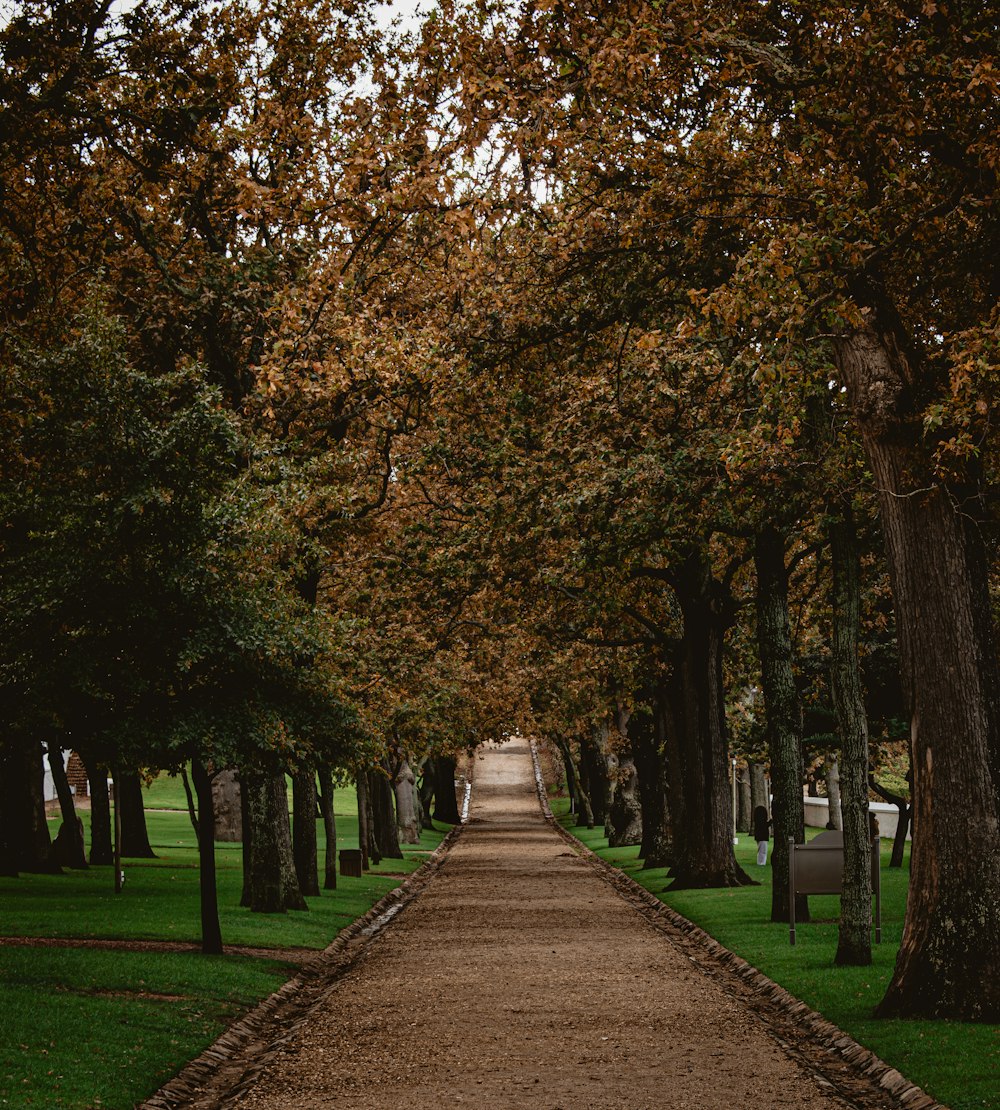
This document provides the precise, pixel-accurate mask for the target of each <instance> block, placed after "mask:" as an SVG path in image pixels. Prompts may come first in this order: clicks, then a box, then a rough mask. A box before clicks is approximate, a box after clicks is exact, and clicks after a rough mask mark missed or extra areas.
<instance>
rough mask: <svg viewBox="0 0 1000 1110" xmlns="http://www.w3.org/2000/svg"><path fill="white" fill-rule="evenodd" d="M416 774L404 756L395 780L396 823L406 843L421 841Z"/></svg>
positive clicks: (401, 837)
mask: <svg viewBox="0 0 1000 1110" xmlns="http://www.w3.org/2000/svg"><path fill="white" fill-rule="evenodd" d="M416 781H417V780H416V775H414V773H413V770H412V768H411V767H410V762H409V760H408V759H407V758H406V756H403V758H402V761H401V762H400V764H399V770H398V771H397V772H396V777H395V779H394V781H393V787H394V789H395V791H396V823H397V825H398V827H399V836H400V839H401V840H402V842H403V843H404V844H419V843H420V818H419V816H418V814H417V805H418V799H417V790H416Z"/></svg>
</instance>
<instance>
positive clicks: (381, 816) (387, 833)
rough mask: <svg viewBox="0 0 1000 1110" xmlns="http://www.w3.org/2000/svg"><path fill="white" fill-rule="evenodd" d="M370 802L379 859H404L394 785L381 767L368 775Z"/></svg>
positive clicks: (373, 833)
mask: <svg viewBox="0 0 1000 1110" xmlns="http://www.w3.org/2000/svg"><path fill="white" fill-rule="evenodd" d="M452 793H454V791H452ZM368 800H369V803H370V810H371V817H372V836H373V837H374V840H375V843H376V844H377V845H378V855H379V858H380V859H402V858H403V850H402V848H400V846H399V832H398V830H397V827H396V810H395V806H394V805H393V790H392V783H391V782H390V781H389V776H388V774H386V772H385V771H384V769H383V768H381V767H376V768H375V769H374V770H373V771H369V773H368Z"/></svg>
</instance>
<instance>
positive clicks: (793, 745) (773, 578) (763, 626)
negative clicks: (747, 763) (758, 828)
mask: <svg viewBox="0 0 1000 1110" xmlns="http://www.w3.org/2000/svg"><path fill="white" fill-rule="evenodd" d="M754 566H755V567H756V570H757V599H756V600H757V646H758V651H759V653H760V671H761V686H762V689H763V693H764V710H765V714H766V726H765V728H766V733H767V747H768V755H769V758H770V763H771V785H772V787H773V790H774V802H773V807H772V811H773V819H774V825H773V829H774V850H773V851H772V853H771V877H772V884H771V920H772V921H788V919H789V902H788V839H789V837H791V838H792V839H793V840H794V841H795V843H796V844H804V843H805V835H806V833H805V828H806V822H805V807H804V806H803V803H802V779H803V775H802V709H801V706H800V705H799V695H798V691H797V690H796V688H795V676H794V674H793V672H792V640H791V634H790V632H789V623H788V570H787V568H786V566H785V541H784V538H783V537H782V536H781V535H780V534H779V532H778V531H777V529H776V528H774V527H773V526H772V525H770V524H767V525H764V527H763V528H761V530H760V532H758V534H757V541H756V544H755V547H754ZM795 916H796V919H797V920H799V921H808V920H809V905H808V902H807V901H806V898H805V895H799V896H798V897H797V898H796V900H795Z"/></svg>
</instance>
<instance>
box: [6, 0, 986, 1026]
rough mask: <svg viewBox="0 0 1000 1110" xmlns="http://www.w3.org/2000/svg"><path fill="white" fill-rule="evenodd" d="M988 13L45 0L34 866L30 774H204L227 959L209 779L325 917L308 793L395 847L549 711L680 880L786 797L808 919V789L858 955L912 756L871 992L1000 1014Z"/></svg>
mask: <svg viewBox="0 0 1000 1110" xmlns="http://www.w3.org/2000/svg"><path fill="white" fill-rule="evenodd" d="M998 34H1000V27H998V25H997V15H996V12H995V11H992V10H991V9H990V6H989V5H972V4H964V3H961V2H952V0H949V2H941V3H934V2H929V0H912V2H911V0H894V2H890V0H877V2H875V3H872V4H868V5H864V6H863V7H861V8H859V7H858V6H856V5H847V4H843V3H839V2H832V0H831V2H829V3H825V2H824V3H818V4H809V5H799V4H794V3H782V2H778V0H766V2H764V0H762V2H760V3H754V4H745V3H735V2H728V0H701V2H697V3H695V2H693V0H691V2H682V0H648V2H639V0H635V2H632V0H629V2H628V3H623V4H605V3H597V2H595V3H574V4H564V3H562V2H561V0H524V2H521V3H517V2H513V0H511V2H502V0H493V2H488V0H470V2H468V3H457V2H452V0H441V2H440V3H439V4H438V5H437V6H436V7H435V8H434V9H433V10H431V11H430V12H429V14H428V15H427V16H426V18H425V19H424V20H423V22H422V23H419V24H416V23H415V24H414V26H413V27H411V28H409V29H405V28H399V27H388V28H386V27H384V26H383V25H382V23H381V22H380V20H379V18H378V5H374V4H371V5H369V4H367V3H365V2H363V0H359V2H357V3H350V4H334V3H327V2H325V0H307V2H305V3H303V4H299V5H295V6H293V7H290V6H289V5H284V4H277V3H271V2H269V0H254V2H253V3H250V4H245V3H241V4H236V3H227V2H224V0H215V2H208V0H153V2H146V0H140V2H139V3H137V4H135V5H132V6H130V7H127V9H126V10H119V8H118V7H117V6H114V5H112V4H111V3H110V2H106V3H98V2H95V0H70V2H67V3H41V2H34V0H31V2H22V3H19V4H18V5H16V6H15V7H14V9H13V11H12V14H11V15H10V17H9V19H8V21H7V23H6V24H5V25H4V27H3V29H2V30H0V55H2V61H3V65H2V69H0V273H2V282H0V313H2V330H0V397H2V403H0V422H2V428H0V432H2V436H0V501H2V513H0V528H2V533H0V593H2V602H0V620H2V630H0V706H2V709H3V720H4V729H3V733H2V735H0V758H2V760H3V783H4V785H3V788H2V790H0V859H2V864H3V868H4V869H5V870H6V871H7V872H9V873H14V872H16V871H17V870H18V869H21V870H31V869H33V868H38V867H52V866H56V865H57V860H58V859H62V860H63V862H64V863H67V864H68V863H73V862H75V863H76V865H81V864H82V862H83V861H82V860H81V858H80V852H79V840H78V836H77V837H76V840H77V850H76V853H75V854H74V853H73V850H72V848H73V841H74V827H73V822H74V820H75V818H74V817H73V815H72V812H71V808H72V807H71V804H70V805H69V806H67V807H65V808H64V817H65V818H66V822H67V827H68V831H67V833H66V840H67V841H69V842H70V843H69V846H68V847H64V848H63V852H64V853H65V854H61V853H60V852H56V851H55V849H53V847H52V846H51V845H50V844H49V843H48V834H47V832H46V830H45V828H44V822H41V821H40V820H39V817H38V806H37V804H36V803H35V801H33V799H36V797H37V789H38V785H37V784H38V781H39V779H40V775H41V769H40V768H41V758H42V753H43V751H46V752H49V753H56V754H54V755H52V761H53V763H54V765H55V764H57V763H58V762H59V758H58V754H57V753H58V752H59V750H60V749H63V748H69V747H72V748H74V749H76V750H77V751H79V752H80V753H81V754H82V755H83V757H84V759H85V760H86V761H87V763H88V766H89V767H91V768H92V769H93V771H94V776H93V777H101V776H103V775H104V774H106V771H105V770H102V769H110V771H111V772H112V773H113V775H114V778H115V780H116V783H120V784H122V788H123V789H124V786H125V784H126V783H128V782H131V781H132V779H133V778H134V777H135V776H137V775H138V774H139V773H141V772H144V771H146V770H149V769H159V768H164V769H180V768H182V767H186V766H188V765H190V767H191V775H192V779H193V788H194V793H195V794H196V796H197V799H196V800H197V807H196V808H197V814H198V822H199V829H200V833H201V835H200V841H201V844H202V855H203V893H204V898H205V905H206V913H205V929H206V947H207V948H210V949H214V950H218V947H219V946H220V945H221V938H219V937H218V930H217V920H216V923H215V926H214V933H213V925H212V922H213V909H212V897H213V891H214V883H213V882H212V878H211V856H212V851H211V835H210V833H209V831H208V830H210V829H211V828H212V827H213V823H214V822H213V819H212V809H213V792H212V780H213V779H215V778H217V777H218V776H219V775H221V774H222V772H224V771H228V770H230V769H233V768H237V769H238V771H239V778H240V783H241V787H242V796H243V807H244V813H243V817H244V845H245V849H246V851H245V856H246V868H247V881H246V887H247V889H246V891H245V900H246V901H247V903H248V904H249V905H252V906H253V907H254V908H256V909H261V910H280V909H281V908H284V907H291V906H301V905H303V904H304V903H303V894H309V893H312V892H314V890H315V889H318V888H317V887H316V885H315V884H316V882H317V865H316V860H315V844H313V845H312V849H311V854H310V845H309V833H308V830H307V829H306V828H305V825H309V824H311V826H312V828H313V830H315V823H314V822H305V823H300V822H296V828H295V830H294V836H293V835H292V831H291V830H290V829H289V820H288V814H287V805H286V802H285V791H284V785H283V784H284V775H285V774H286V773H290V774H291V775H292V777H293V783H294V788H295V791H296V795H295V806H294V808H295V810H296V813H313V812H316V809H317V804H318V803H320V804H321V808H322V809H323V810H324V812H326V811H327V809H328V806H327V803H328V801H329V798H330V794H331V792H332V790H333V788H334V784H335V783H336V782H341V781H345V780H348V779H349V780H352V781H355V782H357V784H358V786H359V795H360V796H361V798H362V799H363V802H364V805H365V806H366V812H367V813H370V814H371V815H372V825H373V832H372V836H371V838H370V839H371V843H370V844H369V843H368V842H367V839H366V845H365V846H366V848H367V847H371V848H372V850H374V851H376V852H380V853H382V854H385V853H386V852H391V851H393V839H394V836H395V835H396V830H397V827H398V828H399V829H401V830H409V833H404V835H410V834H412V830H413V829H414V827H415V826H416V825H419V822H420V820H421V810H422V809H424V806H423V805H422V804H421V797H420V795H421V794H423V796H424V802H425V803H426V802H427V801H428V800H429V797H430V790H431V788H432V787H433V788H434V790H435V792H436V793H437V796H438V804H439V805H443V804H444V802H443V799H446V798H447V797H448V795H449V793H450V790H449V787H450V785H451V779H452V771H453V767H454V763H453V760H454V758H455V756H456V755H457V754H458V753H460V752H461V751H463V750H464V749H466V748H468V747H470V746H472V745H475V744H476V743H477V742H479V741H480V740H483V739H486V738H490V737H501V736H503V735H504V734H505V733H507V732H509V731H512V730H513V729H515V728H520V729H521V730H522V731H524V732H532V733H534V734H537V735H540V736H542V737H544V738H545V739H547V740H548V741H550V742H551V744H552V745H553V746H554V748H555V749H556V750H557V751H559V752H560V753H561V754H562V757H563V760H564V763H565V768H566V773H567V778H568V781H569V783H570V787H571V791H572V793H573V797H574V804H575V805H576V806H577V807H578V812H579V814H580V820H581V821H585V822H606V823H607V826H608V828H609V831H610V832H611V834H612V836H613V837H615V838H618V839H619V841H620V842H640V843H641V846H642V847H641V854H642V858H643V859H644V860H645V861H646V863H647V865H649V866H662V865H667V866H669V867H670V869H671V870H670V873H671V876H672V881H673V882H674V884H675V885H677V886H727V885H740V884H744V883H748V882H750V881H752V880H751V879H750V877H749V876H747V875H746V874H745V873H744V872H743V871H742V869H741V868H740V867H739V865H738V864H737V862H736V860H735V857H734V854H733V850H732V830H733V821H734V814H733V811H732V792H731V791H732V785H731V781H732V780H731V776H732V775H733V774H734V773H735V774H736V775H737V777H738V778H739V779H740V780H741V782H740V789H739V791H738V794H739V798H740V809H741V810H743V811H744V813H743V815H742V819H743V820H745V818H746V813H745V811H746V810H747V808H748V807H749V805H751V804H754V805H755V804H760V803H761V802H762V801H763V800H764V790H765V786H764V781H763V770H764V768H765V766H766V767H767V769H768V772H769V776H770V779H769V781H770V786H771V789H772V791H773V795H774V799H773V820H774V825H773V835H774V845H775V848H774V852H773V856H772V866H773V876H774V887H773V889H774V894H773V904H772V917H773V919H774V920H775V921H781V920H786V919H787V915H788V909H789V907H788V898H789V892H788V889H787V871H786V867H787V840H788V838H789V837H793V838H795V839H796V840H799V841H801V840H802V839H803V836H804V819H803V804H802V791H803V783H804V781H805V777H806V773H807V771H812V770H813V769H814V768H817V767H818V768H820V770H819V772H818V773H819V774H820V776H821V777H823V778H824V780H825V786H826V789H827V790H828V792H829V793H830V794H831V795H835V794H838V793H839V797H840V802H841V807H840V808H841V812H842V815H843V816H842V821H843V831H844V844H845V859H846V874H847V876H848V879H849V882H848V889H847V891H846V893H845V897H844V900H843V915H842V922H841V930H840V945H839V949H838V953H837V959H838V961H840V962H846V963H866V962H869V961H870V959H871V952H870V916H871V899H870V889H869V887H868V883H869V881H870V879H869V876H868V870H867V858H868V856H867V853H868V836H869V830H868V818H867V807H868V799H869V782H870V781H874V782H875V785H876V786H879V782H878V776H877V775H876V777H875V779H874V780H870V776H871V772H872V769H873V767H875V766H876V765H877V756H878V754H879V752H880V751H881V750H882V749H884V748H886V747H889V746H892V745H893V744H894V743H899V742H901V741H904V740H905V741H906V742H907V743H908V751H909V780H910V784H911V791H912V822H913V838H914V839H913V851H912V864H911V879H910V893H909V899H908V905H907V917H906V923H905V928H904V935H903V941H902V945H901V948H900V952H899V957H898V962H897V965H896V969H895V974H894V976H893V979H892V982H891V984H890V986H889V989H888V992H887V994H886V997H885V999H884V1000H883V1002H882V1003H881V1006H880V1012H881V1013H882V1014H884V1015H887V1016H888V1015H905V1016H916V1015H923V1016H942V1017H955V1018H962V1019H970V1020H992V1021H996V1020H998V1017H1000V966H998V965H1000V736H998V728H1000V720H998V714H1000V700H998V678H1000V675H998V664H997V658H996V650H995V646H994V609H995V606H994V601H993V597H994V594H993V592H992V591H991V586H992V585H993V581H992V580H993V576H994V573H995V567H996V544H997V536H996V528H995V521H996V498H995V495H994V491H995V487H996V474H995V469H996V457H995V436H994V425H993V421H992V417H993V415H994V413H995V412H996V409H997V396H996V391H997V388H998V377H997V365H998V360H997V340H998V323H1000V320H998V310H997V293H998V279H997V270H996V264H995V259H996V257H997V256H998V255H1000V223H998V218H997V212H996V199H995V198H996V184H997V173H998V168H1000V152H998V144H997V135H998V134H1000V128H998V123H1000V121H998V118H997V117H998V114H1000V110H998V104H1000V98H998V95H997V94H998V92H1000V89H998V81H1000V77H998V72H997V71H996V70H995V69H994V62H995V46H996V42H997V41H998ZM734 759H735V760H736V767H735V772H734V764H733V760H734ZM54 770H57V768H56V767H55V766H54ZM421 772H422V777H421ZM57 778H58V774H57ZM418 780H419V781H422V782H423V789H422V790H418V789H417V782H418ZM317 784H318V785H317ZM393 787H395V796H394V791H393ZM122 796H123V795H122ZM451 801H452V802H453V797H452V799H451ZM394 806H395V819H394V818H393V812H394ZM439 815H440V816H441V817H442V818H443V819H445V820H447V819H449V815H448V814H447V813H444V812H442V813H440V814H439ZM92 819H93V821H94V823H95V824H94V828H93V830H92V832H93V836H92V842H93V844H94V845H95V851H96V850H98V849H99V848H100V846H101V844H102V843H103V841H102V840H101V837H99V835H98V826H99V825H100V824H101V822H102V821H103V820H105V818H102V817H101V815H100V814H99V813H98V811H97V809H95V811H94V814H93V818H92ZM376 825H377V827H378V829H379V830H380V831H379V833H378V835H376V834H375V831H374V829H375V826H376ZM313 836H314V831H313ZM60 839H62V837H61V838H60ZM98 858H101V857H100V856H99V855H98ZM332 880H333V876H329V877H328V881H332ZM806 912H807V907H806V906H805V905H803V906H801V907H799V908H797V914H798V915H801V914H804V913H806Z"/></svg>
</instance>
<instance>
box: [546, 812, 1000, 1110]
mask: <svg viewBox="0 0 1000 1110" xmlns="http://www.w3.org/2000/svg"><path fill="white" fill-rule="evenodd" d="M567 809H568V802H567V800H566V799H563V798H554V799H552V810H553V813H554V814H555V815H556V818H557V819H558V820H559V821H560V823H561V824H562V825H563V826H564V827H565V828H567V829H568V830H569V831H570V832H571V833H573V834H574V835H575V836H577V837H578V838H579V839H580V840H581V841H582V842H583V843H584V844H586V845H587V846H588V847H589V848H590V849H591V850H592V851H594V852H596V853H597V854H598V855H599V856H601V857H602V858H603V859H606V860H608V861H609V862H611V863H613V864H615V866H617V867H620V868H621V869H622V870H623V871H625V872H626V873H627V874H629V875H631V876H632V878H633V879H635V880H636V881H637V882H638V883H639V884H640V885H642V886H644V887H645V888H646V889H647V890H650V891H652V892H653V893H654V894H656V895H657V897H658V898H660V899H661V900H662V901H663V902H665V903H666V904H667V905H668V906H671V907H672V908H673V909H675V910H676V911H677V912H678V913H680V914H683V916H684V917H686V918H688V919H689V920H690V921H693V922H694V923H695V924H697V925H699V926H700V927H701V928H702V929H704V930H705V932H707V933H709V934H710V935H711V936H713V937H715V939H716V940H718V941H719V942H720V943H722V944H723V945H725V946H726V948H728V949H729V950H730V951H732V952H735V953H737V955H740V956H742V957H743V958H744V959H745V960H747V961H748V962H749V963H751V964H753V966H754V967H756V968H757V969H758V970H760V971H762V972H763V973H764V974H765V975H767V976H768V977H769V978H770V979H772V980H774V982H776V983H779V984H780V985H781V986H783V987H784V988H785V989H786V990H788V991H790V992H791V993H792V994H794V995H795V996H796V997H798V998H801V999H802V1000H803V1001H804V1002H806V1003H807V1004H808V1005H809V1006H811V1007H812V1008H813V1009H814V1010H816V1011H818V1012H819V1013H821V1014H823V1015H824V1017H826V1018H828V1019H829V1020H830V1021H832V1022H833V1023H834V1024H835V1025H837V1026H839V1027H840V1028H841V1029H843V1030H844V1031H845V1032H847V1033H849V1034H850V1035H851V1036H852V1037H853V1038H854V1039H855V1040H856V1041H858V1042H859V1043H860V1044H863V1045H864V1046H865V1047H866V1048H869V1049H871V1051H872V1052H874V1053H875V1054H876V1055H878V1056H880V1057H881V1058H882V1059H883V1060H885V1061H886V1063H888V1064H890V1065H892V1066H893V1067H895V1068H897V1069H898V1070H899V1071H900V1072H902V1073H903V1075H905V1076H907V1078H909V1079H910V1080H911V1081H912V1082H914V1083H916V1084H918V1085H919V1086H921V1087H923V1088H924V1090H926V1091H927V1092H928V1094H931V1095H933V1096H934V1097H935V1098H937V1099H938V1100H940V1101H941V1102H943V1103H945V1104H947V1105H948V1106H950V1107H952V1110H973V1108H974V1107H975V1108H979V1110H982V1108H984V1107H989V1108H993V1110H1000V1026H997V1025H979V1024H969V1023H961V1022H946V1021H897V1020H894V1021H886V1020H878V1019H876V1018H874V1017H873V1016H872V1014H873V1010H874V1007H875V1005H876V1003H877V1002H878V1001H879V999H880V998H881V997H882V995H883V993H884V992H885V988H886V986H887V985H888V982H889V978H890V976H891V973H892V968H893V964H894V962H895V959H896V950H897V949H898V947H899V941H900V936H901V934H902V927H903V912H904V908H905V904H906V884H907V879H908V871H907V870H906V868H907V867H908V865H909V851H908V850H907V857H906V859H905V861H904V869H902V870H900V869H892V868H890V867H889V866H888V862H889V854H890V850H891V844H889V843H887V842H886V841H883V844H882V848H883V853H882V944H881V945H873V949H874V963H873V964H872V966H871V967H867V968H842V967H836V966H834V964H833V957H834V954H835V952H836V949H837V917H838V914H839V902H840V900H839V898H836V897H820V896H812V897H810V899H809V905H810V913H811V916H812V921H811V922H810V923H807V924H804V925H803V924H800V925H799V926H798V928H797V930H796V945H795V947H794V948H792V947H791V945H790V944H789V943H788V926H787V925H782V924H776V923H772V922H771V921H770V912H771V868H770V866H767V867H758V866H757V864H756V852H757V845H756V844H755V843H754V841H753V840H752V839H751V838H750V837H749V836H746V835H741V836H740V838H739V840H740V842H739V844H738V845H737V847H736V856H737V859H738V860H739V862H740V864H741V865H742V866H743V868H744V870H745V871H746V872H747V873H748V874H749V875H750V876H752V877H753V878H754V879H756V880H758V881H759V882H760V884H761V885H760V886H754V887H740V888H736V889H730V890H685V891H667V890H666V889H665V888H666V887H667V885H668V884H669V881H670V880H669V878H668V876H667V874H666V871H664V870H662V869H660V870H649V871H646V870H643V869H642V862H641V860H639V859H638V848H609V847H608V842H607V839H606V837H605V836H604V830H603V829H577V828H576V827H575V825H574V821H575V818H572V817H570V816H569V814H568V812H567ZM810 831H811V832H818V831H819V830H810Z"/></svg>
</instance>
